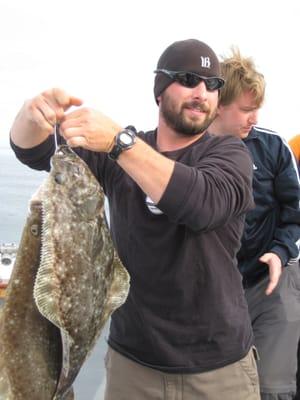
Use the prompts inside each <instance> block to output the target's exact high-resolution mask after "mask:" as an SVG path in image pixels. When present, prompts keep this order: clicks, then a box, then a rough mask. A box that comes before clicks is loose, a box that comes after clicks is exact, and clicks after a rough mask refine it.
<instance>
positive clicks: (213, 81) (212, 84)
mask: <svg viewBox="0 0 300 400" xmlns="http://www.w3.org/2000/svg"><path fill="white" fill-rule="evenodd" d="M205 85H206V88H207V90H211V91H212V90H217V89H220V88H221V87H222V81H221V80H219V79H218V78H208V79H205Z"/></svg>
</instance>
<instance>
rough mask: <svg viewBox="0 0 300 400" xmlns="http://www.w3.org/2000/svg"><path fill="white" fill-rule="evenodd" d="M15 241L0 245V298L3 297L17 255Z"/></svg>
mask: <svg viewBox="0 0 300 400" xmlns="http://www.w3.org/2000/svg"><path fill="white" fill-rule="evenodd" d="M17 250H18V246H17V245H16V243H3V244H1V245H0V298H4V296H5V290H6V287H7V285H8V282H9V279H10V276H11V273H12V270H13V266H14V263H15V259H16V255H17Z"/></svg>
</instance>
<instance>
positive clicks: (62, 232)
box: [34, 146, 129, 399]
mask: <svg viewBox="0 0 300 400" xmlns="http://www.w3.org/2000/svg"><path fill="white" fill-rule="evenodd" d="M42 232H43V233H42V252H41V265H40V267H39V270H38V274H37V279H36V283H35V288H34V296H35V299H36V303H37V306H38V308H39V310H40V312H41V313H42V314H43V315H44V316H45V317H46V318H47V319H49V320H50V321H52V322H53V324H55V325H56V326H57V327H59V328H60V331H61V335H62V342H63V364H62V370H61V375H60V379H59V382H58V390H57V393H56V395H55V397H54V398H55V399H64V394H65V393H67V392H68V390H69V389H70V388H71V386H72V383H73V381H74V379H75V378H76V376H77V374H78V372H79V370H80V367H81V366H82V364H83V362H84V360H85V359H86V357H87V355H88V354H89V353H90V351H91V349H92V348H93V346H94V344H95V342H96V340H97V339H98V337H99V335H100V332H101V330H102V328H103V326H104V324H105V322H106V321H107V319H108V318H109V316H110V315H111V313H112V312H113V311H114V310H115V309H116V308H117V307H119V306H120V305H122V304H123V303H124V301H125V300H126V298H127V295H128V290H129V275H128V273H127V271H126V270H125V268H124V267H123V266H122V264H121V262H120V260H119V259H118V257H117V256H116V255H115V251H114V247H113V243H112V240H111V237H110V234H109V231H108V228H107V225H106V222H105V217H104V194H103V192H102V189H101V187H100V185H99V183H98V181H97V180H96V178H95V177H94V175H93V174H92V172H91V171H90V169H89V168H88V166H87V165H86V164H85V162H84V161H83V160H81V159H80V158H79V157H78V156H77V155H76V154H75V153H74V152H73V151H72V150H71V149H69V148H68V147H67V146H61V147H60V148H59V150H58V151H57V152H56V153H55V155H54V156H53V157H52V168H51V172H50V176H49V179H48V180H47V184H46V185H45V187H44V195H43V229H42Z"/></svg>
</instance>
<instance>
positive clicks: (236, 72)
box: [219, 47, 266, 108]
mask: <svg viewBox="0 0 300 400" xmlns="http://www.w3.org/2000/svg"><path fill="white" fill-rule="evenodd" d="M231 51H232V55H231V56H230V57H228V58H225V57H223V61H222V62H221V75H222V77H223V78H224V79H225V81H226V82H225V85H224V86H223V88H222V89H221V90H220V96H219V104H220V105H223V106H226V105H228V104H230V103H232V102H233V101H234V100H236V99H237V98H238V97H239V96H240V95H241V94H242V93H244V92H251V93H253V95H254V100H255V103H256V105H257V108H259V107H261V105H262V103H263V101H264V96H265V86H266V84H265V79H264V76H263V75H262V74H261V73H260V72H258V71H257V70H256V67H255V64H254V62H253V60H252V58H250V57H248V58H246V57H242V56H241V53H240V51H239V50H238V49H237V48H235V47H232V48H231Z"/></svg>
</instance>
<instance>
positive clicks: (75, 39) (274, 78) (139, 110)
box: [0, 0, 300, 144]
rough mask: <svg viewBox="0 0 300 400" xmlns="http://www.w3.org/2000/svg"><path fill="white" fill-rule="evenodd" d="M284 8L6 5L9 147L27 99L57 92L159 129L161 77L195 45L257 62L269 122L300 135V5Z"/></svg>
mask: <svg viewBox="0 0 300 400" xmlns="http://www.w3.org/2000/svg"><path fill="white" fill-rule="evenodd" d="M277 3H278V4H277ZM277 3H275V4H273V3H272V2H266V1H265V2H264V1H263V0H251V1H247V2H246V1H242V0H239V1H234V0H226V1H224V0H215V1H208V0H206V1H201V0H195V1H189V0H184V1H183V0H181V1H177V0H175V1H174V0H173V1H170V0H159V1H156V0H152V1H149V0H147V1H144V0H139V1H131V0H129V1H128V0H127V1H126V0H120V1H114V0H102V1H101V0H84V1H76V0H72V1H71V0H46V1H45V0H27V1H24V2H23V1H21V0H0V144H3V143H7V138H8V131H9V128H10V126H11V124H12V121H13V118H14V116H15V115H16V113H17V112H18V110H19V109H20V107H21V105H22V104H23V101H24V100H25V99H28V98H31V97H33V96H35V95H36V94H38V93H39V92H41V91H43V90H45V89H48V88H51V87H54V86H55V87H61V88H64V89H66V90H67V91H69V92H70V93H72V94H74V95H76V96H79V97H81V98H82V99H83V100H84V101H85V105H87V106H91V107H93V108H97V109H99V110H101V111H103V112H105V113H106V114H108V115H110V116H111V117H112V118H114V119H115V120H116V121H117V122H118V123H120V124H122V125H127V124H134V125H135V126H136V127H137V129H140V130H146V129H152V128H154V127H155V126H156V123H157V107H156V104H155V102H154V97H153V90H152V88H153V78H154V74H153V70H154V69H155V66H156V63H157V60H158V57H159V56H160V54H161V53H162V51H163V50H164V49H165V48H166V47H167V46H168V45H169V44H171V43H172V42H174V41H176V40H182V39H188V38H197V39H200V40H203V41H204V42H206V43H207V44H208V45H210V46H211V47H212V48H213V49H214V50H215V51H216V53H217V54H218V55H219V56H221V55H224V54H225V55H226V54H228V52H229V49H230V46H232V45H237V46H239V48H240V50H241V52H242V54H243V55H246V56H252V57H253V58H254V60H255V62H256V64H257V66H258V68H259V69H260V71H261V72H262V73H263V74H264V75H265V77H266V81H267V96H266V102H265V105H264V107H263V109H262V110H261V114H260V121H259V124H260V125H261V126H264V127H268V128H271V129H274V130H277V131H279V132H280V133H281V134H282V136H284V137H286V138H287V139H288V138H290V137H291V136H293V135H294V134H296V133H300V120H299V118H298V116H299V114H300V109H299V108H300V107H299V105H300V104H299V103H300V101H299V90H300V79H299V72H300V45H299V37H300V33H299V23H300V1H298V0H286V1H284V2H277Z"/></svg>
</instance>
